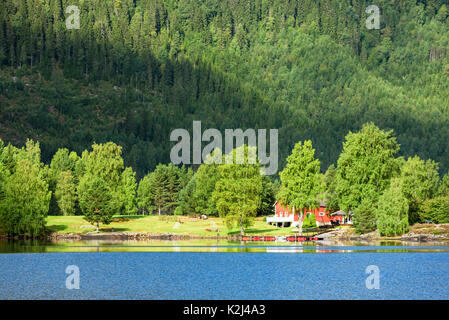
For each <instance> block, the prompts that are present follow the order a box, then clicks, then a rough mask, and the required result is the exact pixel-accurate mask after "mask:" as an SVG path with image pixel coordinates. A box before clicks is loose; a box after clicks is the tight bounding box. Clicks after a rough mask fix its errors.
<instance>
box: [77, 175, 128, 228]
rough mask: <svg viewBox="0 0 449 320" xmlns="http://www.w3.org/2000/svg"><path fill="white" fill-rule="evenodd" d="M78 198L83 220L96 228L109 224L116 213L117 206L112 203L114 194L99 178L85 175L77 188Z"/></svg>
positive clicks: (114, 202)
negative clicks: (101, 224)
mask: <svg viewBox="0 0 449 320" xmlns="http://www.w3.org/2000/svg"><path fill="white" fill-rule="evenodd" d="M78 198H79V203H80V207H81V210H82V212H83V214H84V218H85V219H86V220H87V221H89V222H90V223H94V224H96V226H97V232H98V228H99V224H100V223H103V224H109V223H111V221H112V217H113V215H114V214H115V213H116V212H117V211H118V208H119V204H118V203H117V202H116V201H114V194H113V192H112V191H111V189H110V188H109V186H108V184H107V183H106V182H105V181H104V180H103V178H101V177H96V176H91V175H90V174H86V175H85V176H84V177H83V178H81V181H80V184H79V186H78Z"/></svg>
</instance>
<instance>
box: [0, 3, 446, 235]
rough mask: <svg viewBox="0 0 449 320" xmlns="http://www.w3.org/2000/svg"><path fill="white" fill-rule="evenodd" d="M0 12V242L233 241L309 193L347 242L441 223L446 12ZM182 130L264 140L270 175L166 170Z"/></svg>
mask: <svg viewBox="0 0 449 320" xmlns="http://www.w3.org/2000/svg"><path fill="white" fill-rule="evenodd" d="M0 4H1V6H0V224H1V229H2V232H4V233H7V234H11V235H15V234H31V235H39V234H42V232H44V231H45V223H46V222H45V219H46V217H47V215H68V216H69V215H79V214H83V215H84V216H85V219H86V220H87V221H89V222H91V223H94V224H96V226H97V231H98V228H99V224H100V223H103V224H109V223H110V222H111V219H112V217H113V216H114V215H117V214H121V215H134V214H151V213H153V214H159V215H161V214H174V215H195V214H207V215H210V216H220V217H222V218H224V219H225V221H226V223H227V224H228V225H229V226H230V227H239V228H240V231H241V234H242V235H243V234H244V230H245V228H246V227H247V226H249V225H250V224H251V221H252V217H254V216H256V215H259V216H266V215H270V214H271V213H272V210H273V209H272V208H273V203H274V201H275V200H279V201H281V202H282V203H284V204H286V205H289V206H294V207H295V208H297V209H300V210H301V214H302V211H304V210H306V209H307V208H311V207H314V206H316V205H317V203H319V201H320V199H319V197H325V198H326V201H327V207H328V209H329V210H330V211H335V210H338V209H342V210H344V211H345V212H346V213H347V214H351V215H352V214H353V217H354V227H355V229H356V231H357V232H358V233H367V232H371V231H373V230H375V229H377V230H378V231H379V232H380V234H381V235H387V236H390V235H400V234H404V233H406V232H407V231H408V230H409V225H411V224H414V223H417V222H435V223H447V222H448V221H449V214H448V212H449V211H448V210H449V196H448V190H449V174H448V173H447V172H448V169H449V100H448V96H449V80H448V76H449V52H448V51H449V9H448V5H449V1H447V0H429V1H417V0H414V1H412V0H396V1H389V0H388V1H387V0H379V1H377V3H376V4H375V5H376V6H377V7H378V8H379V10H380V20H379V21H380V24H379V28H374V29H373V28H368V27H367V24H366V21H367V19H369V15H370V14H371V13H370V11H369V10H367V7H368V6H369V5H371V3H370V2H367V1H361V0H359V1H357V0H338V1H337V0H255V1H247V0H228V1H221V0H204V1H200V0H197V1H194V0H180V1H175V0H0ZM71 6H76V8H77V9H76V10H78V11H76V10H75V11H74V10H73V7H72V9H70V7H71ZM74 12H77V14H79V18H80V24H79V28H78V27H76V28H68V27H67V21H68V20H69V19H71V17H73V14H75V13H74ZM193 121H201V123H202V125H203V128H217V129H219V130H220V131H221V132H224V130H225V129H237V128H241V129H243V130H245V129H248V128H252V129H278V130H279V150H278V151H279V162H280V163H279V174H278V175H275V176H274V177H267V176H262V175H261V174H260V172H259V165H260V163H261V162H259V163H250V162H249V161H248V160H245V161H248V162H247V163H241V164H235V163H232V164H228V163H226V164H224V163H223V164H219V165H218V164H212V165H210V164H207V165H206V164H202V165H200V166H198V165H195V166H191V165H186V166H185V165H182V166H176V165H174V164H173V163H170V150H171V149H172V147H173V145H174V144H175V142H171V141H170V133H171V132H172V131H173V130H174V129H177V128H181V129H187V130H189V131H190V132H191V131H192V123H193ZM242 148H243V149H241V150H242V152H243V153H245V152H246V153H247V154H249V153H250V152H253V151H254V150H253V149H252V148H250V147H249V146H246V145H245V146H244V147H242ZM237 150H240V149H234V150H233V151H232V152H233V153H232V154H234V153H237V152H238V151H237ZM239 152H240V151H239ZM232 154H229V155H232ZM258 161H260V158H259V160H258ZM309 220H310V219H309V217H307V220H305V225H310V226H313V225H314V224H315V222H314V221H312V220H310V221H309Z"/></svg>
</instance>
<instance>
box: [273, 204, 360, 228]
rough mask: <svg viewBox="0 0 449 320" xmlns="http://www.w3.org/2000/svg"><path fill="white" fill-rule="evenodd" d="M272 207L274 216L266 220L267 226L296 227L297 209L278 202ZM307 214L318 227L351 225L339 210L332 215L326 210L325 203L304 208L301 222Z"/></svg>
mask: <svg viewBox="0 0 449 320" xmlns="http://www.w3.org/2000/svg"><path fill="white" fill-rule="evenodd" d="M274 207H275V210H274V216H273V217H268V218H267V223H268V224H272V225H276V226H278V227H290V226H297V225H298V222H299V209H296V210H295V209H294V207H290V208H288V206H284V205H282V204H281V203H280V202H279V201H276V203H275V204H274ZM294 211H295V212H294ZM307 214H313V215H315V220H316V224H317V226H318V227H320V226H324V225H331V224H332V222H333V223H338V224H352V222H351V219H350V217H347V216H346V213H345V212H344V211H342V210H340V211H337V212H334V213H330V212H329V210H327V208H326V202H325V201H320V204H319V206H318V207H316V208H305V209H304V213H303V220H304V218H305V217H306V215H307Z"/></svg>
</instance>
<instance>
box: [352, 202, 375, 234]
mask: <svg viewBox="0 0 449 320" xmlns="http://www.w3.org/2000/svg"><path fill="white" fill-rule="evenodd" d="M375 210H376V203H373V202H372V201H370V200H369V199H365V200H362V202H361V204H360V205H359V206H358V207H357V208H356V209H355V210H354V217H353V223H354V227H355V231H356V232H357V233H359V234H363V233H368V232H371V231H374V230H376V212H375Z"/></svg>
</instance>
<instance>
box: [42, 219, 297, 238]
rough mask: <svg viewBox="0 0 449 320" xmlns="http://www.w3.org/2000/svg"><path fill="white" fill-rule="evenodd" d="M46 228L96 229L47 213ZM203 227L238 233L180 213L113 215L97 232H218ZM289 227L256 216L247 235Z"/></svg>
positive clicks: (282, 231) (219, 222)
mask: <svg viewBox="0 0 449 320" xmlns="http://www.w3.org/2000/svg"><path fill="white" fill-rule="evenodd" d="M47 228H48V229H49V230H50V231H51V232H58V233H88V232H92V231H95V229H96V228H95V226H91V225H90V224H89V222H87V221H86V220H84V218H83V217H82V216H48V217H47ZM206 229H211V230H216V229H218V231H219V232H218V234H219V235H233V234H240V229H235V230H228V229H227V228H226V226H225V225H224V223H223V220H222V219H221V218H209V219H207V220H199V219H195V218H189V217H183V216H139V215H135V216H116V217H114V221H113V222H112V223H111V224H109V225H100V232H150V233H156V234H166V233H171V234H181V235H201V236H206V235H210V236H214V235H216V234H217V232H214V231H207V230H206ZM292 229H293V228H291V227H290V228H276V227H274V226H271V225H267V224H266V222H264V221H263V218H262V217H258V218H256V220H255V221H254V225H253V226H251V227H249V228H248V229H247V230H246V233H247V234H248V235H286V234H292V233H293V232H292Z"/></svg>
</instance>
